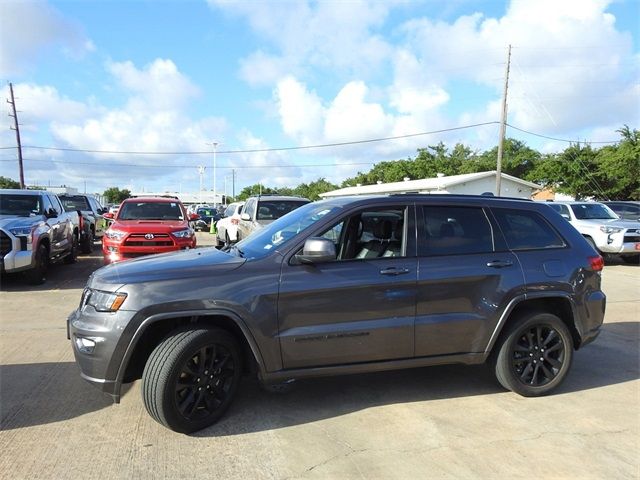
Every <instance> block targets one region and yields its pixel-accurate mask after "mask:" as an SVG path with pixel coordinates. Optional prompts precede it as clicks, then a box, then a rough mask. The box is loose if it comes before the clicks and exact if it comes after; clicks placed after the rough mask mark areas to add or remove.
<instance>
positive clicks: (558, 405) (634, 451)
mask: <svg viewBox="0 0 640 480" xmlns="http://www.w3.org/2000/svg"><path fill="white" fill-rule="evenodd" d="M198 237H199V238H198V241H199V244H201V245H202V244H205V243H208V242H210V238H211V237H210V236H209V234H207V233H201V234H198ZM97 250H98V249H97V248H96V253H95V254H94V255H92V256H81V257H80V258H79V262H78V263H77V264H75V265H70V266H69V265H56V266H53V267H52V268H51V271H50V273H49V277H48V281H47V283H45V284H44V285H42V286H39V287H31V286H28V285H26V284H25V283H24V282H22V281H21V280H20V278H19V277H5V278H3V279H2V286H1V288H0V302H1V304H0V307H1V309H0V312H1V313H0V315H1V316H0V331H1V334H0V364H1V365H0V422H1V431H0V478H7V479H9V478H11V479H78V478H82V479H92V478H96V479H110V478H123V479H124V478H126V479H130V478H189V479H193V478H208V479H210V478H211V479H213V478H224V479H227V478H229V479H233V478H242V479H246V478H256V479H260V478H274V479H293V478H332V479H342V478H344V479H350V478H354V479H356V478H358V479H361V478H373V479H375V478H407V479H409V478H411V479H413V478H523V477H529V478H545V479H546V478H581V479H582V478H594V479H595V478H612V479H614V478H615V479H618V478H621V479H624V478H631V479H632V478H640V455H639V453H638V452H640V353H639V352H640V267H638V266H629V265H624V264H617V263H615V262H614V263H613V264H611V265H607V266H606V267H605V270H604V273H603V278H604V288H603V290H604V291H605V293H606V294H607V297H608V298H607V315H606V318H605V325H604V327H603V330H602V333H601V335H600V336H599V338H598V339H597V340H596V341H595V342H594V343H593V344H591V345H589V346H588V347H585V348H584V349H583V350H580V351H578V352H577V353H576V355H575V357H574V364H573V368H572V371H571V372H570V374H569V376H568V378H567V379H566V381H565V383H564V384H563V385H562V387H561V388H559V390H558V393H556V394H554V395H551V396H549V397H543V398H535V399H534V398H523V397H519V396H517V395H515V394H513V393H510V392H506V391H504V390H503V389H502V388H500V387H499V385H498V384H497V382H496V380H495V378H494V376H493V373H492V372H491V371H490V370H489V369H488V368H487V367H485V366H473V367H468V366H443V367H432V368H423V369H413V370H404V371H397V372H386V373H376V374H366V375H359V376H345V377H335V378H323V379H313V380H306V381H302V382H299V383H297V384H296V385H295V386H294V387H293V389H292V390H291V391H290V392H288V393H286V394H269V393H266V392H264V391H262V390H261V389H260V388H259V386H258V384H257V381H256V380H255V379H251V378H247V379H245V380H244V381H243V383H242V385H241V387H240V391H239V394H238V397H237V399H236V401H235V402H234V403H233V404H232V406H231V408H230V410H229V411H228V413H227V415H226V416H225V417H224V418H223V419H222V420H221V421H220V422H219V423H218V424H216V425H214V426H212V427H210V428H207V429H205V430H202V431H200V432H198V433H196V434H194V435H191V436H186V435H181V434H176V433H174V432H171V431H169V430H167V429H166V428H163V427H161V426H160V425H159V424H157V423H156V422H155V421H153V420H152V419H151V417H150V416H148V415H147V413H146V411H145V409H144V406H143V404H142V401H141V398H140V391H139V390H140V385H139V382H136V383H135V384H133V385H132V386H131V388H130V389H129V390H128V391H127V392H126V393H125V395H124V396H123V399H122V403H121V404H119V405H112V404H111V401H110V400H109V399H108V398H107V397H105V396H103V395H102V394H101V393H100V392H99V391H98V390H96V389H94V388H93V387H91V386H90V385H88V384H86V383H85V382H84V381H83V380H82V379H81V378H80V375H79V370H78V368H77V367H76V365H75V363H74V360H73V353H72V350H71V345H70V343H69V341H68V340H67V338H66V328H65V322H66V317H67V315H68V314H69V312H70V311H71V310H73V309H74V308H75V307H76V306H77V304H78V302H79V300H80V294H81V290H82V288H83V286H84V284H85V282H86V279H87V277H88V276H89V274H90V273H91V272H92V271H93V270H95V269H96V268H98V267H99V266H100V265H101V257H100V254H99V253H98V252H97Z"/></svg>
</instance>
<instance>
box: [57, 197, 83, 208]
mask: <svg viewBox="0 0 640 480" xmlns="http://www.w3.org/2000/svg"><path fill="white" fill-rule="evenodd" d="M59 198H60V201H61V202H62V206H63V207H64V209H65V210H67V211H70V210H91V208H90V207H89V202H87V199H86V198H85V197H59Z"/></svg>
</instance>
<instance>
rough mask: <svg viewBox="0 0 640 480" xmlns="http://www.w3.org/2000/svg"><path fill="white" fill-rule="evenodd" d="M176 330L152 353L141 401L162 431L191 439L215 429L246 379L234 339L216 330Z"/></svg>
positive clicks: (148, 361) (203, 328) (146, 366)
mask: <svg viewBox="0 0 640 480" xmlns="http://www.w3.org/2000/svg"><path fill="white" fill-rule="evenodd" d="M192 328H195V329H181V330H176V331H175V332H173V333H171V334H170V335H169V336H167V337H166V338H165V339H164V340H163V341H162V342H161V343H160V344H159V345H158V346H157V347H156V348H155V349H154V350H153V352H152V353H151V356H150V357H149V359H148V360H147V363H146V365H145V368H144V372H143V374H142V398H143V401H144V404H145V407H146V408H147V411H148V412H149V414H150V415H151V416H152V417H153V418H154V419H155V420H156V421H158V422H159V423H161V424H162V425H164V426H166V427H168V428H170V429H172V430H174V431H176V432H182V433H190V432H195V431H197V430H200V429H202V428H205V427H208V426H209V425H211V424H213V423H215V422H216V421H217V420H218V419H219V418H220V417H222V415H223V414H224V412H225V411H226V409H227V408H228V407H229V405H230V404H231V401H232V400H233V397H234V395H235V393H236V390H237V389H238V385H239V383H240V377H241V374H242V357H241V355H240V348H239V346H238V343H237V341H236V339H235V338H234V337H233V335H231V334H230V333H229V332H227V331H225V330H221V329H218V328H205V327H192Z"/></svg>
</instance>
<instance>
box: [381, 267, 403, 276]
mask: <svg viewBox="0 0 640 480" xmlns="http://www.w3.org/2000/svg"><path fill="white" fill-rule="evenodd" d="M405 273H409V269H408V268H396V267H389V268H384V269H382V270H380V275H403V274H405Z"/></svg>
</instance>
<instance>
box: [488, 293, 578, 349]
mask: <svg viewBox="0 0 640 480" xmlns="http://www.w3.org/2000/svg"><path fill="white" fill-rule="evenodd" d="M538 298H562V299H563V300H568V301H569V305H570V306H571V313H572V316H573V323H574V324H575V318H576V305H575V302H574V301H573V298H571V296H570V295H569V294H568V293H566V292H562V291H557V290H553V291H547V292H535V293H524V294H522V295H518V296H516V297H514V298H512V299H511V301H510V302H509V303H508V304H507V306H506V308H505V309H504V311H503V312H502V315H501V316H500V320H498V323H497V324H496V327H495V328H494V330H493V333H492V334H491V337H490V338H489V343H487V347H486V348H485V350H484V354H485V355H487V356H488V355H489V354H490V353H491V350H492V349H493V347H494V346H495V343H496V341H497V340H498V337H499V336H500V334H501V333H502V330H503V328H504V326H505V323H506V322H507V319H508V318H509V316H510V315H511V313H512V312H513V311H514V310H515V308H516V307H517V306H518V305H520V304H521V303H522V302H525V301H527V300H535V299H538Z"/></svg>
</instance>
